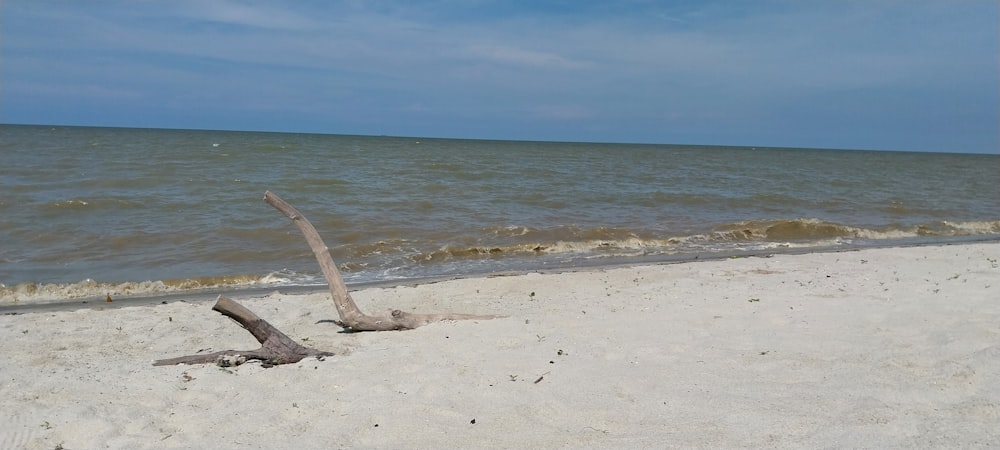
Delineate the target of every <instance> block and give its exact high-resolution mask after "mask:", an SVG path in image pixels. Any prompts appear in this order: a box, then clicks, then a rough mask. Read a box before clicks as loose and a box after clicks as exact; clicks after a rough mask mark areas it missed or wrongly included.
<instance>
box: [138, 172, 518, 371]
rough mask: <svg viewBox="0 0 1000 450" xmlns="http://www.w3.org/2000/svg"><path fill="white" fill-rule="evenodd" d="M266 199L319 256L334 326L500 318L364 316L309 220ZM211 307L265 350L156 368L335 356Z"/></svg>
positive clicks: (244, 313) (224, 307)
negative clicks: (336, 317)
mask: <svg viewBox="0 0 1000 450" xmlns="http://www.w3.org/2000/svg"><path fill="white" fill-rule="evenodd" d="M264 201H266V202H267V203H268V204H269V205H271V206H273V207H274V208H275V209H277V210H278V211H281V213H282V214H284V215H285V216H287V217H288V218H289V219H291V220H292V223H294V224H295V226H297V227H298V228H299V230H300V231H302V234H303V235H304V236H305V238H306V241H307V242H308V243H309V247H310V248H312V251H313V254H315V255H316V261H317V262H319V267H320V269H321V270H322V271H323V276H324V277H325V278H326V281H327V284H329V285H330V293H331V294H332V295H333V304H334V306H336V307H337V313H338V314H339V315H340V321H337V322H336V323H337V325H340V326H341V327H343V328H344V329H347V330H351V331H387V330H408V329H413V328H416V327H419V326H421V325H426V324H428V323H431V322H439V321H444V320H467V319H483V320H485V319H495V318H498V317H502V316H479V315H473V314H414V313H408V312H403V311H400V310H398V309H396V310H392V311H390V312H389V314H388V315H385V316H380V317H375V316H369V315H366V314H365V313H363V312H361V309H359V308H358V305H357V304H355V303H354V300H353V299H352V298H351V295H350V294H349V293H348V292H347V286H346V285H345V284H344V279H343V278H342V277H341V276H340V271H339V270H337V265H336V263H334V262H333V258H332V257H331V256H330V249H329V248H327V246H326V244H324V243H323V239H322V238H320V237H319V233H317V232H316V228H314V227H313V226H312V224H311V223H309V220H307V219H306V218H305V216H303V215H302V213H300V212H299V211H298V210H296V209H295V208H294V207H292V205H289V204H288V203H286V202H285V201H284V200H282V199H281V198H280V197H278V196H277V195H274V194H272V193H271V192H270V191H268V192H265V193H264ZM212 309H213V310H215V311H218V312H220V313H222V314H224V315H226V316H228V317H230V318H232V319H233V320H235V321H237V322H239V324H240V325H242V326H243V328H246V329H247V330H248V331H249V332H250V333H251V334H253V337H254V338H256V339H257V341H258V342H260V343H261V347H260V348H259V349H257V350H247V351H239V350H224V351H221V352H215V353H206V354H200V355H189V356H181V357H177V358H170V359H161V360H157V361H155V362H153V365H154V366H167V365H174V364H206V363H215V364H219V365H238V364H242V363H243V362H246V361H247V360H251V359H257V360H261V361H263V365H264V367H270V366H274V365H278V364H290V363H296V362H299V361H301V360H302V359H303V358H307V357H310V356H314V357H319V358H322V357H324V356H331V355H333V353H329V352H324V351H320V350H316V349H312V348H308V347H303V346H301V345H299V344H298V343H297V342H295V341H294V340H292V339H291V338H289V337H288V336H286V335H285V334H284V333H282V332H281V331H280V330H278V329H277V328H275V327H274V326H273V325H271V324H270V323H268V322H267V321H266V320H264V319H261V318H260V317H257V315H256V314H254V313H253V312H252V311H250V310H249V309H247V308H246V307H244V306H243V305H240V304H239V303H236V302H235V301H233V300H230V299H228V298H226V297H223V296H221V295H220V296H219V299H218V300H217V301H216V303H215V306H214V307H212Z"/></svg>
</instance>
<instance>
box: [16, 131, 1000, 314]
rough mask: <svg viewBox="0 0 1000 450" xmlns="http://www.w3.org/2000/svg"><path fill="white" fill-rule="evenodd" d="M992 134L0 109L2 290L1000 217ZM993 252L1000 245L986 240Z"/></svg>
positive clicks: (997, 231) (951, 229)
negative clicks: (676, 140) (324, 123)
mask: <svg viewBox="0 0 1000 450" xmlns="http://www.w3.org/2000/svg"><path fill="white" fill-rule="evenodd" d="M998 180H1000V155H972V154H929V153H906V152H873V151H846V150H816V149H775V148H751V147H703V146H684V145H631V144H590V143H544V142H518V141H477V140H448V139H425V138H396V137H367V136H339V135H313V134H286V133H254V132H227V131H192V130H158V129H118V128H87V127H45V126H14V125H0V284H2V285H0V305H2V304H11V303H30V302H43V301H59V300H66V299H71V298H89V297H103V296H104V295H107V294H111V295H114V296H122V295H138V296H143V295H155V294H159V293H165V292H174V291H177V290H198V289H241V288H247V287H261V286H265V287H266V286H288V285H314V284H322V283H323V280H322V279H321V275H319V273H318V266H317V264H316V262H315V260H314V259H313V256H312V253H311V251H310V250H309V248H308V246H307V244H306V243H305V241H304V240H303V238H302V237H301V235H300V234H299V233H298V230H297V229H295V228H294V226H292V225H291V223H290V222H289V221H288V220H287V219H286V218H285V217H284V216H282V215H280V213H278V212H277V211H275V210H274V209H272V208H271V207H270V206H268V205H267V204H265V203H264V202H263V201H262V197H263V193H264V192H265V191H266V190H271V191H273V192H275V193H276V194H278V195H280V196H282V197H283V198H284V199H285V200H287V201H288V202H290V203H291V204H292V205H294V206H295V207H297V208H298V209H299V210H300V211H302V213H303V214H305V216H306V217H307V218H308V219H309V220H310V221H311V222H312V223H313V224H314V225H315V226H316V228H317V229H318V230H319V232H320V233H321V235H322V236H323V238H324V240H325V241H326V243H327V245H328V246H329V247H330V249H331V254H332V256H333V258H334V259H335V260H336V261H337V263H338V264H339V265H340V267H341V269H342V271H343V272H344V277H345V280H346V281H347V282H348V283H359V282H372V281H386V280H399V279H414V278H425V277H437V276H450V275H463V274H472V273H488V272H496V271H508V270H535V269H545V268H565V267H573V266H580V265H588V264H614V263H617V262H635V261H660V260H670V259H689V258H695V257H705V256H713V255H740V254H755V253H761V252H780V251H789V250H797V249H813V248H815V249H830V248H850V247H864V246H884V245H911V244H930V243H939V242H951V241H962V240H996V239H1000V188H998V187H997V186H998ZM998 256H1000V255H998Z"/></svg>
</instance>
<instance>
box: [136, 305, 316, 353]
mask: <svg viewBox="0 0 1000 450" xmlns="http://www.w3.org/2000/svg"><path fill="white" fill-rule="evenodd" d="M212 309H213V310H215V311H218V312H220V313H222V314H224V315H226V316H227V317H229V318H231V319H233V320H235V321H236V322H238V323H239V324H240V325H242V326H243V328H246V330H247V331H249V332H250V334H252V335H253V337H254V338H255V339H257V342H260V344H261V346H260V348H258V349H257V350H243V351H241V350H223V351H221V352H215V353H205V354H201V355H189V356H180V357H177V358H170V359H161V360H157V361H154V362H153V365H154V366H169V365H174V364H207V363H214V364H219V365H238V364H242V363H243V362H245V361H247V360H252V359H257V360H260V361H262V362H263V364H262V365H263V366H264V367H271V366H276V365H279V364H292V363H297V362H299V361H301V360H302V359H303V358H308V357H310V356H312V357H317V358H322V357H324V356H332V355H333V353H330V352H324V351H320V350H316V349H312V348H309V347H303V346H301V345H299V343H297V342H295V341H294V340H292V338H290V337H288V336H287V335H285V333H282V332H281V331H280V330H278V329H277V328H275V327H274V326H273V325H271V324H270V323H268V322H267V321H266V320H264V319H261V318H260V317H257V315H256V314H254V313H253V311H250V310H249V309H247V308H246V307H244V306H243V305H241V304H239V303H236V302H235V301H233V300H231V299H229V298H226V297H223V296H221V295H220V296H219V298H218V300H216V302H215V306H213V307H212Z"/></svg>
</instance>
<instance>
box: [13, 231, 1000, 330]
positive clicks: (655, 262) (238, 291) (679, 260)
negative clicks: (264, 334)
mask: <svg viewBox="0 0 1000 450" xmlns="http://www.w3.org/2000/svg"><path fill="white" fill-rule="evenodd" d="M991 243H993V244H1000V237H992V236H990V237H977V238H974V239H973V238H968V237H966V238H963V239H959V240H951V241H938V242H914V243H885V244H883V245H865V246H846V247H834V246H829V247H788V248H780V249H769V250H767V251H745V252H720V253H708V254H698V255H688V254H684V255H663V256H662V257H657V258H651V259H641V258H634V259H632V258H623V259H624V261H622V260H619V261H616V262H608V261H602V260H595V261H593V263H592V264H577V265H567V266H553V267H547V268H526V269H523V270H505V271H498V272H470V273H464V274H454V275H440V276H428V277H419V278H399V279H390V280H379V281H365V282H360V283H348V284H347V289H348V291H349V292H355V291H360V290H364V289H372V288H392V287H401V286H409V287H415V286H419V285H423V284H435V283H441V282H446V281H451V280H462V279H480V278H492V277H509V276H523V275H528V274H533V273H535V274H560V273H573V272H586V271H593V270H608V269H615V268H623V267H641V266H661V265H672V264H687V263H697V262H704V261H718V260H726V259H739V258H769V257H772V256H776V255H804V254H814V253H816V254H825V253H844V252H857V251H865V250H877V249H892V248H912V247H938V246H955V245H977V244H991ZM317 292H328V287H327V285H326V284H325V280H324V282H323V284H316V285H276V286H253V285H246V286H233V287H213V288H206V289H192V290H180V291H168V292H162V293H142V294H138V295H126V296H115V297H114V298H113V301H112V302H110V303H109V302H106V301H105V297H104V296H103V295H101V296H89V297H79V298H72V299H58V300H43V301H27V302H23V303H21V302H18V303H6V304H0V315H5V314H6V315H10V314H27V313H32V312H50V311H68V310H74V309H97V310H101V309H110V308H122V307H128V306H147V305H156V304H166V303H170V302H175V301H188V302H211V301H214V300H215V299H216V298H217V297H218V296H219V295H226V296H230V297H233V296H235V297H243V296H259V295H266V294H270V293H279V294H290V295H301V294H313V293H317Z"/></svg>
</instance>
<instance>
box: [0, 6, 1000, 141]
mask: <svg viewBox="0 0 1000 450" xmlns="http://www.w3.org/2000/svg"><path fill="white" fill-rule="evenodd" d="M998 28H1000V2H998V1H996V0H952V1H945V0H935V1H922V0H911V1H890V0H864V1H852V0H838V1H833V0H829V1H827V0H823V1H771V0H760V1H753V2H749V1H713V0H703V1H627V0H621V1H615V2H608V1H588V0H579V1H572V0H562V1H546V0H538V1H527V0H525V1H519V0H508V1H489V0H482V1H479V0H427V1H419V0H413V1H402V0H401V1H392V0H369V1H362V0H356V1H319V0H300V1H283V0H275V1H224V0H213V1H204V0H192V1H187V0H173V1H166V0H130V1H111V0H107V1H101V0H93V1H69V0H64V1H55V0H4V1H3V2H2V3H0V123H8V124H46V125H86V126H120V127H150V128H184V129H188V128H193V129H221V130H247V131H280V132H310V133H331V134H361V135H391V136H416V137H448V138H478V139H510V140H548V141H578V142H579V141H583V142H638V143H662V144H699V145H739V146H778V147H809V148H845V149H875V150H908V151H939V152H963V153H1000V31H998Z"/></svg>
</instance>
